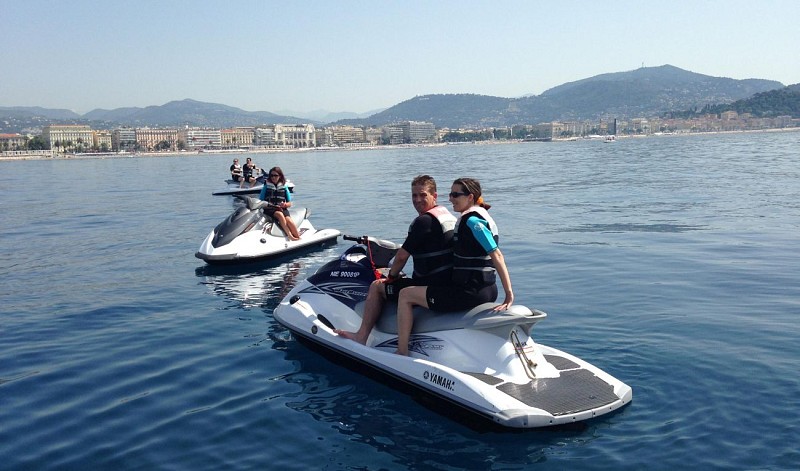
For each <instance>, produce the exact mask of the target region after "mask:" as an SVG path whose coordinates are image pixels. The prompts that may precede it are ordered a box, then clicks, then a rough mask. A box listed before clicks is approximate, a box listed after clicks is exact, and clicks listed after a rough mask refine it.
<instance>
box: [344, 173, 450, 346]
mask: <svg viewBox="0 0 800 471" xmlns="http://www.w3.org/2000/svg"><path fill="white" fill-rule="evenodd" d="M436 197H437V193H436V180H434V179H433V177H431V176H428V175H419V176H417V177H416V178H414V180H413V181H412V182H411V202H412V203H413V205H414V209H416V210H417V213H418V216H417V217H416V219H414V221H413V222H412V223H411V226H409V228H408V236H407V237H406V240H405V242H403V246H402V247H401V248H400V250H399V251H398V252H397V254H395V256H394V261H393V262H392V266H391V267H389V272H388V277H387V278H382V279H378V280H375V281H373V282H372V284H371V285H370V287H369V291H368V293H367V298H366V300H365V304H364V316H363V317H362V320H361V326H359V329H358V331H357V332H347V331H344V330H338V329H337V330H335V332H336V333H337V334H338V335H341V336H342V337H346V338H349V339H351V340H355V341H356V342H359V343H361V344H366V342H367V339H368V338H369V334H370V332H371V331H372V328H373V327H375V324H376V323H377V321H378V318H379V317H380V315H381V312H382V309H383V306H384V304H385V303H386V301H387V300H390V301H395V302H396V301H397V296H398V293H399V292H400V290H401V289H403V288H405V287H407V286H416V285H426V286H427V285H440V284H445V283H450V279H451V277H452V273H451V272H452V268H453V249H452V238H453V230H454V229H455V224H456V218H455V216H453V215H452V214H451V213H450V211H448V210H447V208H445V207H444V206H438V205H437V204H436ZM408 257H414V272H413V274H412V277H411V278H400V277H399V275H400V272H401V270H402V269H403V267H404V266H405V264H406V262H407V261H408Z"/></svg>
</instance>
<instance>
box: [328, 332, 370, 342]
mask: <svg viewBox="0 0 800 471" xmlns="http://www.w3.org/2000/svg"><path fill="white" fill-rule="evenodd" d="M334 332H335V333H336V335H338V336H340V337H344V338H346V339H350V340H352V341H354V342H358V343H360V344H361V345H366V344H367V339H366V338H364V339H362V338H361V336H359V335H358V332H348V331H346V330H341V329H334Z"/></svg>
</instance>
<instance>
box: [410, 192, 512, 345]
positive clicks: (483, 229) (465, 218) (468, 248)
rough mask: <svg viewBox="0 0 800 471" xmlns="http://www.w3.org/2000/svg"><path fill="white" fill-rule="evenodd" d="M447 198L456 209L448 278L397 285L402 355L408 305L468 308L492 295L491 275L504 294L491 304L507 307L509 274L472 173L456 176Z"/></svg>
mask: <svg viewBox="0 0 800 471" xmlns="http://www.w3.org/2000/svg"><path fill="white" fill-rule="evenodd" d="M450 203H452V205H453V210H454V211H455V212H456V213H460V214H461V215H460V216H459V218H458V222H457V223H456V229H455V234H454V236H453V241H454V247H453V255H454V260H453V262H454V264H453V276H452V283H451V284H450V285H446V286H410V287H407V288H403V289H402V290H401V291H400V296H399V299H398V302H397V332H398V334H397V353H399V354H401V355H408V341H409V338H410V337H411V329H412V328H413V326H414V315H413V309H414V306H422V307H424V308H427V309H430V310H432V311H436V312H449V311H458V310H463V309H470V308H473V307H475V306H477V305H479V304H482V303H486V302H494V301H495V300H496V299H497V285H496V283H495V282H496V279H497V275H498V274H499V276H500V282H501V283H502V284H503V291H505V299H504V300H503V303H502V304H499V305H498V306H496V307H495V308H494V310H495V311H502V310H506V309H508V308H509V307H510V306H511V304H512V303H513V302H514V292H513V291H512V290H511V277H510V276H509V274H508V268H507V267H506V263H505V259H504V257H503V253H502V252H501V251H500V248H499V247H498V246H497V242H498V240H499V231H498V230H497V225H496V224H495V222H494V220H493V219H492V218H491V216H489V213H488V209H489V208H490V207H491V206H490V205H489V204H487V203H486V202H484V201H483V196H482V192H481V184H480V182H479V181H478V180H475V179H474V178H459V179H456V180H455V181H454V182H453V185H452V187H451V189H450Z"/></svg>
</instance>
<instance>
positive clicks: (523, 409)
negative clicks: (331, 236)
mask: <svg viewBox="0 0 800 471" xmlns="http://www.w3.org/2000/svg"><path fill="white" fill-rule="evenodd" d="M343 239H345V240H351V241H355V242H357V244H356V245H353V246H352V247H350V248H348V249H347V250H346V251H345V252H344V254H343V255H341V257H339V258H338V259H336V260H333V261H331V262H328V263H327V264H326V265H324V266H322V267H321V268H320V269H319V270H318V271H317V272H316V273H315V274H313V275H312V276H310V277H309V278H308V279H306V280H304V281H302V282H300V283H299V284H297V285H296V286H295V287H294V288H293V289H292V291H291V292H289V293H288V294H287V295H286V297H285V298H284V299H283V300H282V301H281V303H280V304H279V305H278V306H277V308H276V309H275V311H274V314H273V315H274V317H275V319H276V320H277V321H278V322H279V323H280V324H282V325H283V326H285V327H286V328H288V329H289V330H290V331H291V332H292V333H293V334H294V336H295V337H296V338H297V339H298V340H301V341H303V342H308V343H310V344H311V346H315V347H323V348H322V349H321V350H323V352H325V353H324V354H326V355H331V356H334V357H339V358H342V357H343V358H344V359H346V360H349V361H352V362H354V363H355V364H357V365H367V366H369V367H371V368H373V369H374V370H376V371H378V372H380V373H383V374H385V375H388V376H389V377H391V378H394V379H396V380H399V381H400V382H401V383H404V384H407V385H411V386H413V387H414V388H416V389H419V390H421V391H423V392H425V393H427V394H429V395H431V396H433V397H435V398H438V399H442V400H444V401H446V402H447V403H449V404H454V405H457V406H460V407H461V408H463V409H465V410H467V411H469V412H471V413H473V414H476V415H477V416H479V417H482V418H485V419H487V420H489V421H491V422H493V423H495V424H499V425H502V426H506V427H512V428H534V427H547V426H553V425H559V424H569V423H573V422H579V421H584V420H588V419H593V418H596V417H599V416H602V415H603V414H607V413H609V412H612V411H614V410H617V409H619V408H621V407H623V406H625V405H626V404H628V403H629V402H630V401H631V398H632V396H633V392H632V390H631V388H630V386H628V385H626V384H625V383H623V382H622V381H620V380H618V379H616V378H614V377H612V376H611V375H609V374H608V373H605V372H603V371H602V370H600V369H598V368H597V367H595V366H593V365H591V364H589V363H587V362H585V361H583V360H581V359H579V358H576V357H574V356H572V355H570V354H568V353H565V352H562V351H559V350H556V349H554V348H551V347H547V346H544V345H539V344H537V343H535V342H534V341H533V338H531V331H532V328H533V325H534V324H536V323H537V322H538V321H540V320H542V319H544V318H545V317H546V316H547V314H545V313H544V312H542V311H538V310H535V309H534V310H531V309H529V308H527V307H525V306H522V305H518V304H514V305H512V307H511V308H510V309H509V310H507V311H503V312H495V311H492V308H493V307H495V306H496V305H497V304H495V303H487V304H482V305H480V306H477V307H475V308H473V309H471V310H469V311H462V312H456V313H433V312H430V311H428V310H426V309H422V308H419V307H418V308H416V309H415V312H414V330H413V332H412V335H411V341H410V345H409V350H410V356H409V357H406V356H401V355H397V354H395V353H394V352H395V351H396V349H397V317H396V316H397V304H396V303H387V304H386V306H385V308H384V311H383V314H382V316H381V318H380V321H379V322H378V325H377V326H376V327H375V329H373V331H372V333H371V334H370V337H369V339H368V340H367V344H366V345H361V344H360V343H358V342H355V341H353V340H350V339H347V338H344V337H341V336H339V335H337V334H336V333H335V332H334V329H344V330H350V331H356V330H358V327H359V325H360V323H361V317H362V314H363V310H364V300H365V298H366V296H367V291H368V288H369V285H370V283H371V282H372V281H373V280H375V278H376V273H379V272H380V271H383V272H386V267H388V266H389V262H390V259H391V258H392V257H393V256H394V254H395V253H396V252H397V250H398V249H399V248H400V246H399V245H397V244H394V243H393V242H390V241H385V240H377V239H372V238H369V237H366V236H365V237H351V236H347V235H345V236H343Z"/></svg>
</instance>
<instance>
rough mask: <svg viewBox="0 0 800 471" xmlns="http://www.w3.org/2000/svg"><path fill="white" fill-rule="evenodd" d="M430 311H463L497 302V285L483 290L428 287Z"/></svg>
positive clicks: (427, 296)
mask: <svg viewBox="0 0 800 471" xmlns="http://www.w3.org/2000/svg"><path fill="white" fill-rule="evenodd" d="M425 298H426V299H427V301H428V309H430V310H431V311H436V312H450V311H461V310H464V309H471V308H473V307H475V306H477V305H478V304H483V303H492V302H494V301H496V300H497V285H496V284H494V283H492V284H491V285H489V286H484V287H483V288H481V289H467V288H464V287H461V286H428V290H427V291H426V293H425Z"/></svg>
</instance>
